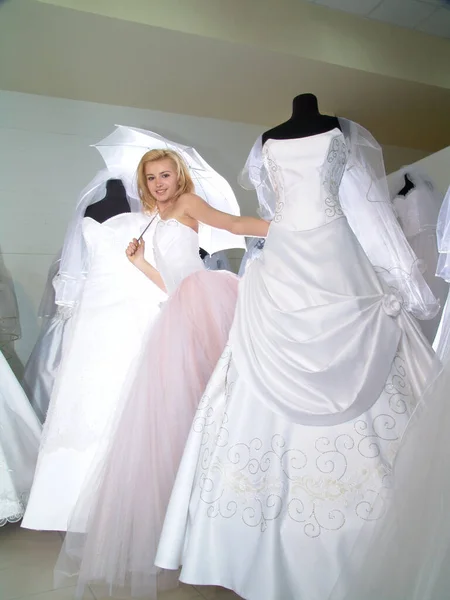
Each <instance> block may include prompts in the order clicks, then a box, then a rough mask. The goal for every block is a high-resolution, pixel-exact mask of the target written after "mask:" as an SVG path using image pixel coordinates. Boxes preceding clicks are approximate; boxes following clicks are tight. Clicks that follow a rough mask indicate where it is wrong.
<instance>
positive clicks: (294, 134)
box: [262, 94, 340, 144]
mask: <svg viewBox="0 0 450 600" xmlns="http://www.w3.org/2000/svg"><path fill="white" fill-rule="evenodd" d="M336 128H337V129H340V125H339V121H338V119H337V118H336V117H329V116H328V115H321V114H320V112H319V106H318V102H317V98H316V96H314V94H300V95H299V96H296V97H295V98H294V100H293V102H292V115H291V118H290V119H289V120H288V121H286V122H285V123H281V125H277V126H276V127H274V128H273V129H270V130H269V131H266V132H265V133H263V135H262V142H263V144H264V143H265V142H266V141H267V140H268V139H270V138H271V139H275V140H284V139H286V140H287V139H295V138H303V137H310V136H314V135H318V134H320V133H325V132H326V131H331V130H332V129H336Z"/></svg>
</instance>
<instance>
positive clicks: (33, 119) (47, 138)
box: [0, 80, 420, 363]
mask: <svg viewBox="0 0 450 600" xmlns="http://www.w3.org/2000/svg"><path fill="white" fill-rule="evenodd" d="M117 85H121V83H120V80H118V82H117ZM115 124H121V125H131V126H135V127H143V128H145V129H150V130H154V131H156V132H158V133H161V134H163V135H165V136H166V137H168V138H171V139H174V140H177V141H180V142H181V143H185V144H188V145H192V146H194V147H195V148H196V149H197V150H198V151H199V152H200V154H202V156H204V157H205V159H206V160H207V161H208V162H209V163H210V164H211V165H212V166H213V167H214V168H215V169H216V170H217V171H218V172H219V173H221V174H222V175H223V176H224V177H226V178H227V179H228V181H229V182H230V183H231V185H232V187H233V188H234V190H235V192H236V195H237V197H238V200H239V203H240V205H241V211H242V213H243V214H254V211H255V209H256V200H255V196H254V194H252V193H249V192H245V191H243V190H241V189H240V188H239V187H238V185H237V183H236V176H237V174H238V172H239V170H240V169H241V168H242V166H243V164H244V162H245V159H246V157H247V154H248V151H249V149H250V148H251V146H252V144H253V142H254V140H255V139H256V137H257V136H258V135H259V134H260V133H261V131H262V130H263V129H264V127H263V126H261V127H260V126H255V125H246V124H242V123H235V122H228V121H220V120H215V119H206V118H198V117H191V116H186V115H176V114H168V113H163V112H156V111H152V110H140V109H133V108H127V107H119V106H110V105H106V104H95V103H90V102H80V101H72V100H65V99H58V98H50V97H46V96H36V95H29V94H21V93H16V92H6V91H0V252H1V253H2V255H3V260H4V263H5V265H6V267H7V268H8V269H9V270H10V272H11V274H12V277H13V280H14V284H15V289H16V294H17V298H18V302H19V310H20V319H21V325H22V332H23V335H22V339H21V340H19V341H18V342H17V343H16V346H15V349H16V352H17V355H18V357H19V359H20V361H21V362H22V363H24V362H26V360H27V358H28V356H29V353H30V352H31V349H32V347H33V344H34V342H35V339H36V337H37V333H38V327H39V323H38V319H37V309H38V306H39V302H40V298H41V295H42V292H43V288H44V285H45V281H46V277H47V271H48V268H49V265H50V263H51V261H52V259H53V257H54V256H55V254H56V253H57V252H58V251H59V249H60V247H61V245H62V242H63V238H64V232H65V228H66V226H67V222H68V220H69V218H70V216H71V213H72V210H73V208H74V205H75V202H76V200H77V197H78V194H79V192H80V191H81V189H82V188H83V187H84V186H85V185H86V183H88V182H89V181H90V179H91V178H92V177H93V176H94V175H95V173H96V172H97V171H98V170H99V169H100V168H102V160H101V158H100V155H99V154H98V152H97V151H96V150H95V149H94V148H90V147H89V146H90V144H93V143H95V142H97V141H99V140H100V139H102V138H103V137H105V136H106V135H108V134H109V133H110V132H111V131H112V130H113V128H114V125H115ZM385 151H386V159H387V160H386V166H387V170H388V171H389V170H393V169H395V168H397V166H400V165H402V164H408V163H410V162H412V160H411V159H412V157H413V156H414V159H417V158H420V156H418V155H417V151H414V150H412V151H411V150H408V149H402V148H385ZM394 165H395V166H394ZM240 256H241V253H240V252H239V251H238V252H237V253H231V255H230V257H231V261H232V266H233V267H234V268H235V269H237V267H238V264H239V257H240ZM0 258H2V257H1V256H0Z"/></svg>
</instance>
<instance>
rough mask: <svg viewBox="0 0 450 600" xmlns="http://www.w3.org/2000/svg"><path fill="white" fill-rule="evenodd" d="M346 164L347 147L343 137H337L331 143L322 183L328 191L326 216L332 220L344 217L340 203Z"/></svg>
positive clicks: (323, 168)
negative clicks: (340, 188) (340, 190)
mask: <svg viewBox="0 0 450 600" xmlns="http://www.w3.org/2000/svg"><path fill="white" fill-rule="evenodd" d="M346 163H347V146H346V144H345V141H344V138H343V137H342V135H337V136H336V137H334V138H333V139H332V140H331V142H330V147H329V149H328V154H327V158H326V160H325V163H324V164H323V166H322V170H323V172H324V176H323V180H322V183H323V187H324V190H325V191H326V197H325V201H324V202H325V214H326V216H327V217H328V218H329V219H330V220H331V219H335V218H338V217H342V216H343V215H344V213H343V212H342V208H341V205H340V203H339V187H340V184H341V180H342V176H343V175H344V171H345V165H346Z"/></svg>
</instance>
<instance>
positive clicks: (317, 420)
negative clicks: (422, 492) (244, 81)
mask: <svg viewBox="0 0 450 600" xmlns="http://www.w3.org/2000/svg"><path fill="white" fill-rule="evenodd" d="M263 153H264V162H265V165H266V166H267V169H268V171H269V175H270V180H271V183H272V185H273V188H274V190H275V193H276V195H277V198H278V203H277V207H276V211H275V216H274V219H273V221H272V224H271V227H270V230H269V234H268V237H267V240H266V243H265V246H264V250H263V251H262V253H261V255H260V257H259V258H257V259H256V260H254V261H252V263H251V264H249V265H248V268H247V269H246V273H245V276H244V277H243V279H242V281H241V284H240V290H239V299H238V305H237V309H236V317H235V321H234V324H233V328H232V330H231V334H230V341H229V345H228V347H227V349H226V350H225V352H224V353H223V356H222V358H221V360H220V361H219V363H218V365H217V367H216V370H215V372H214V374H213V376H212V378H211V380H210V382H209V385H208V387H207V389H206V391H205V394H204V396H203V398H202V400H201V402H200V405H199V408H198V411H197V415H196V417H195V418H194V422H193V426H192V429H191V433H190V436H189V438H188V442H187V446H186V450H185V454H184V456H183V460H182V462H181V466H180V469H179V472H178V476H177V480H176V482H175V486H174V489H173V492H172V497H171V501H170V504H169V508H168V511H167V513H166V520H165V524H164V529H163V533H162V536H161V539H160V545H159V549H158V555H157V558H156V564H157V565H158V566H160V567H164V568H170V569H176V568H178V567H179V566H180V565H182V572H181V580H182V581H184V582H186V583H191V584H200V585H202V584H203V585H220V586H224V587H227V588H230V589H233V590H235V591H236V592H237V593H238V594H240V595H241V596H242V597H243V598H246V599H250V600H275V599H277V600H278V599H279V600H294V599H295V600H326V598H327V597H328V596H329V594H330V592H331V590H332V588H333V585H334V583H335V581H336V579H337V577H338V576H339V573H340V571H341V568H342V565H343V564H345V561H346V560H347V559H348V557H349V555H350V554H351V548H352V545H353V543H354V541H355V539H356V537H357V535H358V532H359V531H360V530H361V528H362V527H363V525H364V524H365V523H366V522H367V521H375V520H376V519H377V518H379V516H380V513H381V512H382V502H380V498H382V497H383V495H384V494H385V493H386V488H387V487H388V485H389V475H390V473H391V468H392V464H393V460H394V458H395V456H396V453H397V450H398V448H399V445H400V441H401V437H402V434H403V432H404V430H405V427H406V425H407V423H408V420H409V418H410V415H411V412H412V410H413V408H414V406H415V404H416V402H417V399H418V396H419V394H420V392H421V390H422V385H423V383H424V380H425V378H426V375H427V373H428V371H429V369H430V368H431V363H432V361H433V353H432V350H431V348H430V346H429V345H428V343H427V342H426V340H425V338H424V337H423V335H422V333H421V331H420V329H419V327H418V325H417V323H416V321H415V320H414V319H413V318H412V317H411V316H410V315H409V314H408V313H407V312H406V311H405V310H404V309H403V307H402V305H401V301H400V300H399V298H398V295H397V294H395V293H391V291H390V290H386V289H385V288H384V287H383V284H382V283H381V280H380V279H379V278H378V276H377V275H376V273H375V270H374V268H373V267H372V265H371V264H370V262H369V260H368V259H367V257H366V255H365V253H364V252H363V250H362V248H361V246H360V244H359V242H358V240H357V239H356V237H355V235H354V234H353V231H352V230H351V228H350V226H349V224H348V222H347V219H346V218H345V215H344V214H343V210H342V208H341V206H340V203H339V183H340V180H341V177H342V173H343V171H344V168H345V165H346V161H347V148H346V144H345V141H344V137H343V135H342V134H341V132H340V131H339V130H337V129H335V130H333V131H330V132H326V133H323V134H320V135H317V136H314V137H310V138H302V139H291V140H269V141H267V142H266V144H265V145H264V148H263ZM375 507H376V508H377V510H378V512H375V510H374V508H375ZM368 529H369V530H370V527H369V528H368Z"/></svg>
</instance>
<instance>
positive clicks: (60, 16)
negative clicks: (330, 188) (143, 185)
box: [0, 0, 450, 152]
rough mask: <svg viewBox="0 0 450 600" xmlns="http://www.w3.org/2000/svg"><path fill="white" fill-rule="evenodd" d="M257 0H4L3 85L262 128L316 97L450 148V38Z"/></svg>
mask: <svg viewBox="0 0 450 600" xmlns="http://www.w3.org/2000/svg"><path fill="white" fill-rule="evenodd" d="M358 1H359V2H361V3H363V2H366V1H368V0H358ZM389 1H391V0H389ZM392 1H395V0H392ZM404 1H406V0H404ZM62 4H64V6H61V5H62ZM250 5H251V6H250ZM254 6H255V4H254V2H253V1H252V0H245V1H244V0H226V9H225V8H224V0H164V2H161V0H145V1H144V0H127V2H126V3H125V2H123V1H122V0H9V2H8V1H7V2H4V3H2V4H0V89H5V90H12V91H19V92H26V93H32V94H41V95H46V96H55V97H61V98H70V99H74V100H84V101H91V102H99V103H104V104H114V105H121V106H130V107H137V108H147V109H153V110H161V111H165V112H172V113H180V114H190V115H195V116H203V117H212V118H218V119H226V120H231V121H239V122H244V123H254V124H258V125H262V126H266V125H267V126H269V125H272V124H276V123H277V122H280V121H282V120H285V119H286V118H288V117H289V115H290V108H291V102H292V98H293V97H294V96H296V95H297V94H299V93H305V92H313V93H315V94H316V95H317V97H318V98H319V103H320V108H321V111H322V112H323V113H328V114H337V115H339V116H343V117H347V118H350V119H353V120H355V121H358V122H359V123H361V124H362V125H364V126H365V127H367V128H368V129H369V130H370V131H372V133H373V134H374V135H375V136H376V137H377V139H379V141H380V142H381V143H383V144H386V145H392V146H403V147H407V148H415V149H419V150H423V151H427V152H434V151H437V150H439V149H441V148H443V147H445V146H447V145H449V143H450V119H449V118H448V115H449V114H450V69H449V68H448V65H449V64H450V42H449V41H448V40H444V39H441V38H437V37H431V36H428V35H424V34H422V33H418V32H412V31H408V30H404V29H398V28H395V27H392V26H391V25H387V24H384V23H379V22H374V21H369V20H366V19H361V18H360V17H355V16H353V15H346V14H345V13H342V12H337V11H331V10H328V9H326V8H323V7H316V6H313V5H311V4H310V3H306V2H299V0H278V2H277V6H278V9H279V10H278V11H277V12H276V13H274V12H273V2H272V0H258V3H257V5H256V6H257V7H258V10H257V11H255V10H254ZM73 7H76V9H74V8H73ZM393 32H395V34H396V35H393ZM430 67H432V68H430ZM142 125H145V124H142Z"/></svg>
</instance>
